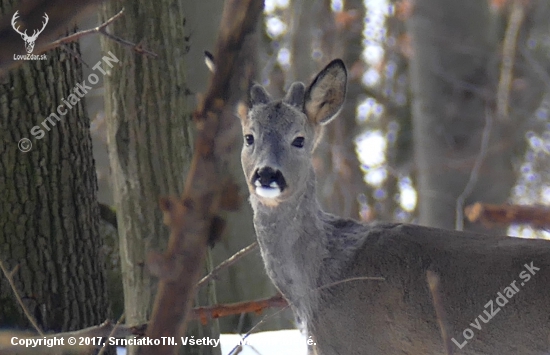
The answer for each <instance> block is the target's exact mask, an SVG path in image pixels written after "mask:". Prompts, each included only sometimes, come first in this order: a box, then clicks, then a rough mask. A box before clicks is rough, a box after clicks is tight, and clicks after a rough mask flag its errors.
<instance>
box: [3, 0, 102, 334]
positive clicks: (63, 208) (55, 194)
mask: <svg viewBox="0 0 550 355" xmlns="http://www.w3.org/2000/svg"><path fill="white" fill-rule="evenodd" d="M8 3H9V2H8V1H3V2H1V1H0V6H1V7H0V8H1V9H2V12H3V13H4V14H11V13H13V12H15V10H16V8H14V7H12V6H9V5H8ZM21 45H23V41H21ZM69 47H70V49H71V51H72V53H78V52H79V48H78V45H77V44H71V45H69ZM46 55H47V56H48V59H47V60H46V61H31V62H28V63H25V64H23V65H22V66H20V67H19V68H17V69H15V70H12V71H10V72H9V73H8V74H7V75H6V76H5V77H3V78H1V79H0V80H1V81H0V127H1V128H0V132H1V133H0V135H1V139H0V162H1V163H0V165H1V168H0V191H2V192H1V194H0V195H1V196H2V197H1V198H0V211H1V213H0V245H1V247H0V260H1V261H2V262H3V263H4V265H5V266H6V267H7V268H8V269H10V270H11V269H13V268H15V267H17V272H15V273H14V275H13V277H14V281H15V285H16V287H17V292H18V293H19V294H20V295H21V297H22V298H23V300H24V303H25V304H26V306H27V307H28V308H29V310H30V312H31V313H32V314H33V316H34V317H35V318H36V320H37V322H38V325H39V326H40V327H41V328H42V330H44V331H68V330H76V329H80V328H83V327H88V326H92V325H96V324H99V323H101V322H103V321H105V320H106V319H107V317H108V316H109V302H108V297H107V293H106V283H105V277H104V262H103V260H104V258H103V255H102V253H101V248H102V240H101V238H100V236H99V233H98V222H99V208H98V205H97V181H96V173H95V168H94V161H93V157H92V146H91V138H90V131H89V128H90V127H89V125H90V120H89V118H88V116H87V115H86V114H85V110H84V102H85V99H84V98H80V97H79V96H76V95H74V94H73V96H74V98H75V100H76V101H73V100H71V99H70V96H69V94H71V93H74V91H73V89H74V88H75V86H76V85H77V84H78V83H82V82H83V80H85V81H86V83H87V85H90V82H89V81H88V79H87V78H83V77H82V70H81V62H80V61H79V59H78V58H76V57H75V56H74V55H73V54H69V53H68V52H66V51H62V50H54V51H50V52H48V53H46ZM103 66H105V65H103ZM64 100H68V102H70V103H69V104H65V103H64ZM71 103H72V104H71ZM58 105H63V108H62V109H61V111H63V110H66V114H65V115H64V116H60V115H58V117H60V120H57V119H56V118H55V116H51V114H52V113H56V112H58V107H59V106H58ZM69 105H70V107H69ZM48 117H50V120H51V121H48V120H47V118H48ZM33 127H34V128H33ZM46 127H47V128H46ZM31 132H32V133H31ZM24 138H28V139H30V143H31V144H32V148H31V149H30V151H29V152H27V153H23V152H22V151H20V150H19V149H18V142H20V143H21V142H22V141H20V140H21V139H24ZM21 144H22V146H20V147H21V148H23V149H24V148H27V147H28V146H29V145H28V144H25V143H21ZM13 292H14V291H13V290H12V289H11V288H10V286H9V284H8V282H7V280H6V279H5V277H4V276H3V275H2V276H1V277H0V326H1V327H13V328H25V329H29V328H31V327H30V324H29V321H28V320H27V318H26V317H25V315H24V314H23V312H22V310H21V307H20V306H19V304H18V303H17V302H16V299H15V297H14V294H13Z"/></svg>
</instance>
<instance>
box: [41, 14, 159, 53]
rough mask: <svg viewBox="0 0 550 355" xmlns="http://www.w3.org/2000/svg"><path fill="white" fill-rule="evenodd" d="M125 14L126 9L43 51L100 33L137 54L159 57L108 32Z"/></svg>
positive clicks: (46, 47) (54, 42) (56, 42)
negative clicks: (108, 28) (109, 27)
mask: <svg viewBox="0 0 550 355" xmlns="http://www.w3.org/2000/svg"><path fill="white" fill-rule="evenodd" d="M123 14H124V8H123V9H122V10H120V11H119V12H118V13H117V14H116V15H114V16H113V17H111V18H110V19H108V20H107V21H105V22H104V23H102V24H101V25H99V26H97V27H95V28H90V29H88V30H83V31H79V32H76V33H73V34H72V35H69V36H66V37H63V38H60V39H58V40H57V41H53V42H51V43H50V44H48V45H46V46H45V47H43V51H48V50H50V49H53V48H56V47H58V46H60V45H62V44H67V43H70V42H74V41H77V40H78V39H80V38H81V37H84V36H87V35H90V34H94V33H99V34H102V35H104V36H105V37H107V38H109V39H111V40H113V41H115V42H117V43H120V44H122V45H124V46H127V47H131V48H132V49H133V50H134V51H135V52H136V53H139V54H147V55H150V56H152V57H155V58H156V57H158V55H157V54H156V53H155V52H152V51H149V50H147V49H144V48H143V46H142V44H135V43H132V42H130V41H127V40H125V39H122V38H120V37H117V36H115V35H112V34H110V33H109V32H107V26H109V25H110V24H111V23H113V22H114V21H115V20H117V19H118V18H119V17H121V16H122V15H123Z"/></svg>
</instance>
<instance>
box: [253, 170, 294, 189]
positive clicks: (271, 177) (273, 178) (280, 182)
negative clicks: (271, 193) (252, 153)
mask: <svg viewBox="0 0 550 355" xmlns="http://www.w3.org/2000/svg"><path fill="white" fill-rule="evenodd" d="M256 181H258V182H259V183H260V184H261V186H264V187H274V186H277V187H278V188H280V189H284V188H285V187H286V182H285V178H284V177H283V174H282V173H281V171H280V170H275V169H273V168H271V167H269V166H265V167H263V168H260V169H258V170H256V173H255V174H254V177H253V181H252V183H253V184H256ZM274 183H275V184H276V185H274ZM256 186H258V185H256Z"/></svg>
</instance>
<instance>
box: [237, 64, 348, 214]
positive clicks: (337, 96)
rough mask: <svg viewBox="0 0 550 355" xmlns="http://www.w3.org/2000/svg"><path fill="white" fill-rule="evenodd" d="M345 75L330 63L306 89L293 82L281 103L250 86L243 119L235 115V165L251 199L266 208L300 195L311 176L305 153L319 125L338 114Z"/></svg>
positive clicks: (339, 66)
mask: <svg viewBox="0 0 550 355" xmlns="http://www.w3.org/2000/svg"><path fill="white" fill-rule="evenodd" d="M346 81H347V73H346V68H345V66H344V63H343V62H342V61H341V60H339V59H336V60H334V61H332V62H331V63H330V64H328V65H327V66H326V67H325V68H324V69H323V70H322V71H321V72H320V73H319V74H318V75H317V77H316V78H315V79H314V80H313V82H312V83H311V85H310V86H309V87H308V88H307V89H306V87H305V85H304V84H302V83H300V82H297V83H294V84H292V85H291V86H290V89H289V90H288V92H287V94H286V96H285V98H284V99H283V100H277V101H273V100H271V98H270V96H269V94H268V93H267V92H266V90H265V89H264V88H263V87H262V86H260V85H255V86H253V87H252V89H251V92H250V107H249V110H248V114H247V115H245V116H244V117H243V116H242V115H241V121H242V122H241V123H242V127H243V135H244V146H243V149H242V152H241V161H242V165H243V170H244V174H245V177H246V180H247V182H248V186H249V190H250V193H251V195H252V196H253V198H258V199H259V201H260V202H261V203H262V204H264V205H268V206H273V205H277V204H278V203H279V202H281V201H283V200H285V199H287V198H289V197H291V196H294V195H296V194H300V193H301V192H303V191H304V189H305V187H306V183H307V181H308V180H309V179H314V177H313V176H311V175H312V174H311V169H310V167H311V154H312V152H313V150H314V148H315V146H316V143H317V141H318V140H319V139H320V137H321V134H322V126H323V125H325V124H327V123H328V122H330V121H331V120H332V119H333V118H334V117H335V116H336V115H337V114H338V112H339V111H340V108H341V107H342V104H343V103H344V98H345V94H346Z"/></svg>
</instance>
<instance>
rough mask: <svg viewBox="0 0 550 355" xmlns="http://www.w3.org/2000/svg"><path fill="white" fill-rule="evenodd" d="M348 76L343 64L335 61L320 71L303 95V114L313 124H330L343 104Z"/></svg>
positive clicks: (340, 61) (337, 60) (338, 60)
mask: <svg viewBox="0 0 550 355" xmlns="http://www.w3.org/2000/svg"><path fill="white" fill-rule="evenodd" d="M347 80H348V74H347V72H346V67H345V65H344V62H342V60H340V59H335V60H333V61H332V62H330V63H329V65H327V66H326V67H325V69H323V70H321V72H320V73H319V74H318V75H317V77H316V78H315V79H314V80H313V82H312V83H311V85H310V86H309V88H308V89H307V92H306V95H305V105H304V112H305V113H306V115H307V117H308V119H309V120H310V121H311V122H313V123H314V124H322V125H323V124H327V123H328V122H330V121H331V120H332V119H333V118H334V117H336V115H337V114H338V112H340V109H341V108H342V105H343V104H344V99H345V97H346V84H347Z"/></svg>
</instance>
